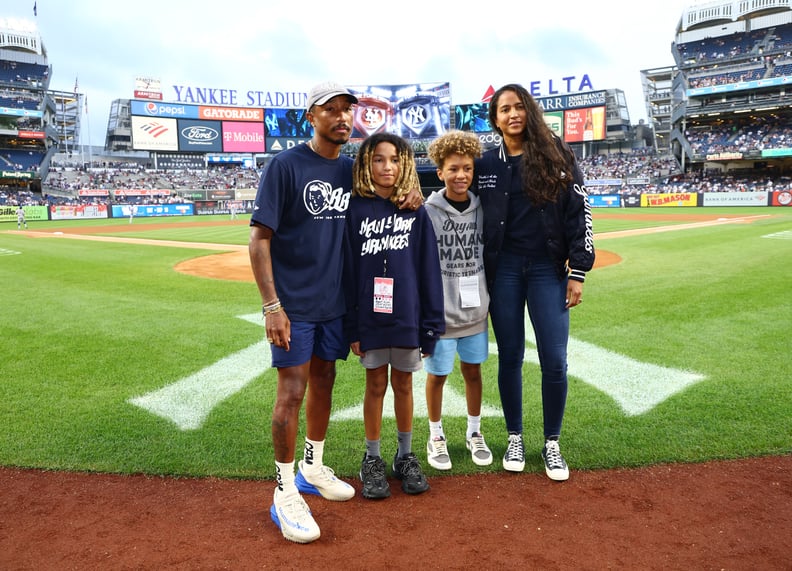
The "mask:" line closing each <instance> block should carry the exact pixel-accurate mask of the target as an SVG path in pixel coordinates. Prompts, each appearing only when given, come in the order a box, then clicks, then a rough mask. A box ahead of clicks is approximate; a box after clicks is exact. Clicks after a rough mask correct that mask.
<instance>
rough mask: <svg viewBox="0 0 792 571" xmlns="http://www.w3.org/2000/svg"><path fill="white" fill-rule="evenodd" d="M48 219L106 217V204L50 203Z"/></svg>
mask: <svg viewBox="0 0 792 571" xmlns="http://www.w3.org/2000/svg"><path fill="white" fill-rule="evenodd" d="M49 210H50V220H87V219H94V218H107V217H108V209H107V205H106V204H51V205H50V207H49Z"/></svg>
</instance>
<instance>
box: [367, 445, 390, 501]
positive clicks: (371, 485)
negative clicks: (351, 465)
mask: <svg viewBox="0 0 792 571" xmlns="http://www.w3.org/2000/svg"><path fill="white" fill-rule="evenodd" d="M360 481H361V482H363V497H364V498H368V499H369V500H381V499H383V498H387V497H390V486H389V485H388V479H387V478H386V477H385V462H384V460H383V459H382V458H380V457H379V456H369V455H368V454H363V462H362V463H361V464H360Z"/></svg>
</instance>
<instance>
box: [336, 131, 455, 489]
mask: <svg viewBox="0 0 792 571" xmlns="http://www.w3.org/2000/svg"><path fill="white" fill-rule="evenodd" d="M352 175H353V181H352V198H351V199H350V202H349V209H348V210H347V226H346V232H347V234H346V235H347V239H348V240H347V251H346V261H345V263H346V264H347V265H348V267H347V270H348V271H347V272H346V277H347V279H348V282H349V283H348V284H347V285H346V286H345V290H346V294H347V310H348V314H347V319H346V325H347V333H348V335H349V340H350V345H351V349H352V352H353V353H355V355H357V356H358V357H360V362H361V364H362V365H363V366H364V367H365V368H366V393H365V397H364V401H363V423H364V425H365V431H366V453H365V454H364V455H363V462H362V464H361V468H360V479H361V480H362V482H363V497H365V498H369V499H379V498H386V497H388V496H390V488H389V486H388V480H387V478H386V476H385V462H384V461H383V459H382V455H381V453H380V433H381V429H382V408H383V404H384V399H385V392H386V390H387V388H388V373H389V369H390V385H391V388H392V389H393V397H394V412H395V415H396V426H397V429H398V443H399V449H398V452H397V453H396V455H395V457H394V459H393V464H392V469H393V475H394V476H395V477H396V478H397V479H399V480H401V487H402V490H404V492H405V493H408V494H420V493H422V492H425V491H426V490H428V489H429V484H428V483H427V481H426V477H425V476H424V474H423V471H422V469H421V465H420V463H419V461H418V458H417V456H416V455H415V454H414V453H413V451H412V428H413V391H412V374H413V372H414V371H418V370H420V369H421V366H422V363H421V358H422V356H427V355H431V354H432V353H433V352H434V348H435V344H436V343H437V340H438V339H439V338H440V335H442V334H443V333H444V332H445V317H444V307H443V283H442V278H441V275H440V261H439V255H438V251H437V240H436V237H435V233H434V229H433V227H432V222H431V220H430V219H429V215H428V214H427V212H426V210H425V209H424V208H419V209H418V210H415V211H411V210H400V209H399V208H398V206H397V205H398V203H399V199H400V198H401V197H402V196H403V195H404V194H406V193H407V192H409V191H410V189H411V188H418V187H419V183H418V175H417V174H416V171H415V160H414V158H413V152H412V148H411V147H410V145H409V144H408V143H407V141H405V140H404V139H402V138H401V137H398V136H396V135H392V134H390V133H377V134H374V135H372V136H371V137H369V138H368V139H366V140H365V141H364V142H363V143H362V145H361V147H360V150H359V151H358V155H357V158H356V159H355V164H354V166H353V171H352Z"/></svg>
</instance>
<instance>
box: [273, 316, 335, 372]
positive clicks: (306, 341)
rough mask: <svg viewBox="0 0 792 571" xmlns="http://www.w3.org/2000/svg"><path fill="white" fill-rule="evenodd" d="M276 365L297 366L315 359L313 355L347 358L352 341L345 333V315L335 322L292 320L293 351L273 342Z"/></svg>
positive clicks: (290, 345)
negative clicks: (350, 341) (349, 340)
mask: <svg viewBox="0 0 792 571" xmlns="http://www.w3.org/2000/svg"><path fill="white" fill-rule="evenodd" d="M270 350H271V351H272V366H273V367H276V368H279V369H280V368H283V367H297V366H299V365H302V364H304V363H307V362H308V361H310V360H311V357H312V356H313V355H316V356H317V357H319V358H320V359H324V360H325V361H335V360H336V359H346V358H347V355H349V342H348V341H347V340H346V336H345V335H344V321H343V318H341V317H339V318H338V319H333V320H331V321H320V322H317V323H314V322H311V321H292V322H291V341H289V350H288V351H285V350H284V349H282V348H281V347H275V345H270Z"/></svg>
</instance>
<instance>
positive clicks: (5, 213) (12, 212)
mask: <svg viewBox="0 0 792 571" xmlns="http://www.w3.org/2000/svg"><path fill="white" fill-rule="evenodd" d="M22 210H24V211H25V220H27V221H28V222H31V221H34V220H35V221H41V220H47V207H46V206H34V205H31V206H23V207H22ZM16 221H17V207H16V206H9V205H3V206H0V222H16Z"/></svg>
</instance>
